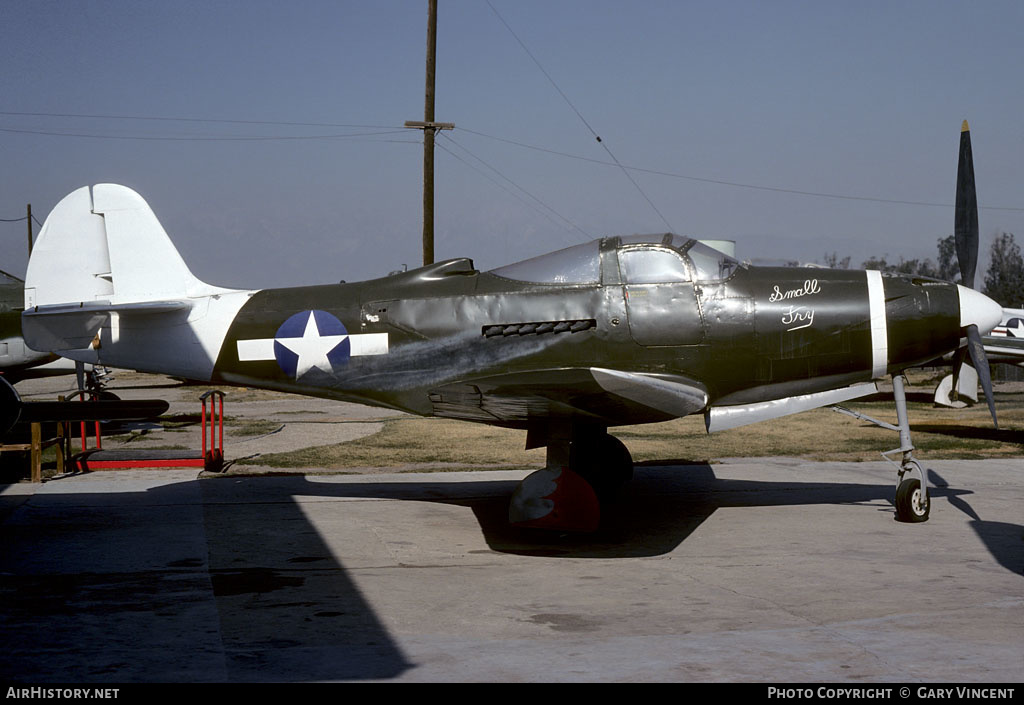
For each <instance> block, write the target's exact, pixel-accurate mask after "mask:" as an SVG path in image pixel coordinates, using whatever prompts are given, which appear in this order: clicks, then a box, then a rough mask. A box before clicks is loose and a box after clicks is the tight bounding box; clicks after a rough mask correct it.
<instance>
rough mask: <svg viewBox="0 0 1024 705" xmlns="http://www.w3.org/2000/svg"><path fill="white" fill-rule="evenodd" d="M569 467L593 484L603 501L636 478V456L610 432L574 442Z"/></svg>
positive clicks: (585, 437)
mask: <svg viewBox="0 0 1024 705" xmlns="http://www.w3.org/2000/svg"><path fill="white" fill-rule="evenodd" d="M569 467H571V468H572V470H573V472H575V473H577V474H578V475H580V476H581V477H582V478H583V479H584V480H586V481H587V482H589V483H590V486H591V487H593V488H594V491H595V492H596V493H597V496H598V497H599V498H600V499H601V500H605V499H609V498H610V497H612V496H613V495H614V494H615V493H617V492H618V491H619V490H620V489H621V488H622V486H623V485H625V484H626V483H628V482H629V481H630V480H632V479H633V456H631V455H630V454H629V450H628V449H627V448H626V446H625V445H624V444H623V442H622V441H620V440H619V439H618V438H616V437H615V436H609V435H608V434H607V433H602V434H600V435H590V436H584V437H582V438H578V439H576V440H574V441H573V443H572V448H571V449H570V456H569Z"/></svg>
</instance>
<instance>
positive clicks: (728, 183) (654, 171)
mask: <svg viewBox="0 0 1024 705" xmlns="http://www.w3.org/2000/svg"><path fill="white" fill-rule="evenodd" d="M459 129H461V130H462V131H463V132H469V133H470V134H474V135H479V136H480V137H486V138H487V139H492V140H497V141H498V142H505V143H506V144H511V145H515V146H517V147H523V148H524V149H532V150H534V151H536V152H544V153H545V154H553V155H556V156H559V157H567V158H569V159H576V160H578V161H584V162H590V163H591V164H602V165H604V166H621V167H622V168H624V169H628V170H630V171H639V172H643V173H645V174H655V175H657V176H669V177H672V178H675V179H686V180H688V181H699V182H701V183H706V184H718V185H720V186H733V187H736V188H747V189H755V190H758V191H774V192H776V193H790V194H795V195H798V196H814V197H817V198H838V199H842V200H847V201H871V202H874V203H890V204H896V205H903V206H928V207H935V208H951V207H952V206H953V204H952V203H932V202H927V201H905V200H898V199H892V198H874V197H871V196H850V195H845V194H838V193H824V192H820V191H802V190H799V189H791V188H782V187H777V186H764V185H760V184H745V183H740V182H736V181H725V180H722V179H710V178H706V177H701V176H692V175H688V174H679V173H675V172H671V171H660V170H657V169H646V168H644V167H639V166H630V165H628V164H626V165H621V164H618V163H617V162H607V161H604V160H601V159H594V158H592V157H584V156H582V155H579V154H570V153H569V152H560V151H558V150H555V149H548V148H547V147H538V146H537V145H532V144H526V143H525V142H518V141H516V140H511V139H508V138H505V137H498V136H496V135H489V134H487V133H486V132H479V131H477V130H470V129H469V128H466V127H461V128H459ZM979 208H981V209H983V210H993V211H1024V208H1017V207H1011V206H979Z"/></svg>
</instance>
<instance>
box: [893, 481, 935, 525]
mask: <svg viewBox="0 0 1024 705" xmlns="http://www.w3.org/2000/svg"><path fill="white" fill-rule="evenodd" d="M923 497H924V493H923V492H922V491H921V481H920V480H917V479H909V480H904V481H903V482H901V483H900V486H899V487H897V488H896V520H897V521H903V522H907V523H908V524H918V523H920V522H922V521H928V512H929V511H930V510H931V504H932V503H931V499H930V498H928V499H925V500H924V502H922V501H921V500H922V498H923Z"/></svg>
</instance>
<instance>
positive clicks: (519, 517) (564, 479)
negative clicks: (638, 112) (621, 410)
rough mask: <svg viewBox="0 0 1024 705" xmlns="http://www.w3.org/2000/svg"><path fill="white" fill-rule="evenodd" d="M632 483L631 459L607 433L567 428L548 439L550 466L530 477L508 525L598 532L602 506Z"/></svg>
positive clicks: (520, 489) (522, 485) (515, 496)
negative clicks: (622, 488)
mask: <svg viewBox="0 0 1024 705" xmlns="http://www.w3.org/2000/svg"><path fill="white" fill-rule="evenodd" d="M632 477H633V458H632V456H630V454H629V450H628V449H627V448H626V446H625V445H623V443H622V441H620V440H619V439H617V438H615V437H614V436H609V435H608V432H607V430H606V429H604V428H580V427H570V426H568V425H566V426H565V427H563V428H560V429H556V430H555V431H552V432H549V434H548V436H547V463H546V466H545V467H544V469H543V470H537V471H536V472H533V473H531V474H530V475H527V476H526V478H524V479H523V481H522V482H521V483H519V486H518V487H517V488H516V491H515V493H513V495H512V500H511V502H510V504H509V522H511V523H512V524H515V525H517V526H528V527H534V528H544V529H556V530H560V531H584V532H585V531H594V530H596V529H597V527H598V524H599V523H600V519H601V503H602V502H605V501H607V500H609V499H610V498H611V497H612V496H614V494H615V493H616V492H617V491H618V490H619V489H620V488H621V487H622V486H623V485H624V484H626V483H627V482H629V481H630V480H631V479H632Z"/></svg>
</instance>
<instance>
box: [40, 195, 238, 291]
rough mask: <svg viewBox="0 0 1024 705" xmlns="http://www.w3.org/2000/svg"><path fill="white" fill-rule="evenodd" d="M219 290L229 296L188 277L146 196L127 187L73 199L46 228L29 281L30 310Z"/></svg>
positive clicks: (63, 203) (53, 215)
mask: <svg viewBox="0 0 1024 705" xmlns="http://www.w3.org/2000/svg"><path fill="white" fill-rule="evenodd" d="M218 291H226V290H221V289H217V288H216V287H211V286H209V285H207V284H204V283H203V282H201V281H199V280H198V279H196V278H195V276H194V275H193V274H192V272H190V271H189V269H188V266H187V265H186V264H185V262H184V260H182V259H181V255H179V254H178V251H177V250H176V249H175V248H174V245H173V244H171V240H170V238H168V237H167V233H166V232H164V229H163V227H162V226H161V225H160V222H159V221H158V220H157V219H156V216H155V215H154V214H153V211H152V210H151V209H150V207H149V204H147V203H146V201H145V200H144V199H143V198H142V196H140V195H139V194H137V193H135V191H132V190H131V189H130V188H127V187H125V186H118V185H116V184H97V185H96V186H93V187H91V189H90V187H88V186H83V187H82V188H80V189H78V190H77V191H74V192H73V193H71V194H69V195H68V196H67V197H65V198H64V199H63V200H62V201H61V202H60V203H58V204H57V206H56V207H55V208H54V209H53V211H52V212H51V213H50V216H49V217H48V218H47V219H46V222H45V223H44V224H43V229H42V230H41V231H40V233H39V238H38V240H37V241H36V244H35V245H34V247H33V251H32V258H31V259H30V260H29V264H28V273H27V274H26V276H25V307H26V309H28V308H32V307H33V306H49V305H52V304H67V303H80V302H82V303H88V302H93V301H103V302H108V303H112V304H118V303H129V302H141V301H162V300H167V299H180V298H184V297H190V296H203V295H208V294H212V293H217V292H218Z"/></svg>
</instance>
